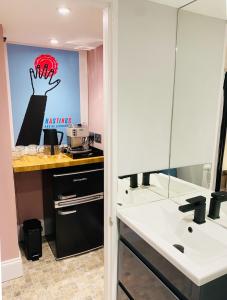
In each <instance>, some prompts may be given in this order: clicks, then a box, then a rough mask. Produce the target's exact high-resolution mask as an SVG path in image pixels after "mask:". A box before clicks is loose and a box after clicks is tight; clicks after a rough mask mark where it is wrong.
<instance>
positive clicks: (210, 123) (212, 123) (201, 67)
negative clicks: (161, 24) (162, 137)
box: [170, 10, 225, 167]
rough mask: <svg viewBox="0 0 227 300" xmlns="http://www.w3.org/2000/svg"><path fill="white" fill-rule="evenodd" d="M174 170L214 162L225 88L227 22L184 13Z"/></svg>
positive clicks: (180, 34)
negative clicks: (226, 25)
mask: <svg viewBox="0 0 227 300" xmlns="http://www.w3.org/2000/svg"><path fill="white" fill-rule="evenodd" d="M178 24H179V26H178V45H177V62H176V81H175V82H176V84H175V97H174V110H173V124H172V144H171V163H170V166H171V167H183V166H191V165H199V164H204V163H211V162H212V160H213V157H214V151H215V142H216V135H217V125H218V124H217V120H218V119H219V115H218V113H219V110H220V105H221V94H222V88H223V81H222V79H223V68H224V66H223V54H224V52H223V51H224V38H225V21H223V20H219V19H215V18H211V17H207V16H202V15H198V14H194V13H191V12H187V11H183V10H182V11H180V13H179V23H178Z"/></svg>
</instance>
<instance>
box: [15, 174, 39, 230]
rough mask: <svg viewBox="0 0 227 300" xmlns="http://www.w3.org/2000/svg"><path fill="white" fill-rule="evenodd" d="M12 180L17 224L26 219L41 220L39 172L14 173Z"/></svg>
mask: <svg viewBox="0 0 227 300" xmlns="http://www.w3.org/2000/svg"><path fill="white" fill-rule="evenodd" d="M14 180H15V190H16V203H17V222H18V224H22V223H23V221H24V220H26V219H33V218H37V219H43V201H42V199H43V195H42V177H41V172H28V173H16V174H15V175H14Z"/></svg>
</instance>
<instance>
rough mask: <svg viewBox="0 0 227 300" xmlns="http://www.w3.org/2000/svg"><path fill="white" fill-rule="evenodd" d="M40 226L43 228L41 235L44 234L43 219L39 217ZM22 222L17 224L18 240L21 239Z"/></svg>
mask: <svg viewBox="0 0 227 300" xmlns="http://www.w3.org/2000/svg"><path fill="white" fill-rule="evenodd" d="M40 222H41V226H42V228H43V230H42V236H45V226H44V220H43V219H40ZM22 227H23V224H20V225H17V235H18V241H19V242H22V241H23V230H22Z"/></svg>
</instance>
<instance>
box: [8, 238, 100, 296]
mask: <svg viewBox="0 0 227 300" xmlns="http://www.w3.org/2000/svg"><path fill="white" fill-rule="evenodd" d="M22 262H23V269H24V276H23V277H20V278H17V279H15V280H11V281H8V282H5V283H4V284H3V300H27V299H29V300H52V299H53V300H104V298H103V289H104V279H103V278H104V266H103V249H99V250H96V251H92V252H90V253H87V254H84V255H80V256H75V257H71V258H68V259H64V260H60V261H56V260H55V259H54V257H53V255H52V252H51V250H50V248H49V246H48V243H46V242H45V243H44V244H43V256H42V258H41V259H40V260H39V261H36V262H32V261H27V259H26V258H25V257H24V255H23V253H22Z"/></svg>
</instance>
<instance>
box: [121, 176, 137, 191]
mask: <svg viewBox="0 0 227 300" xmlns="http://www.w3.org/2000/svg"><path fill="white" fill-rule="evenodd" d="M128 177H129V178H130V187H131V188H133V189H135V188H137V187H138V175H137V174H132V175H125V176H119V179H124V178H128Z"/></svg>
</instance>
